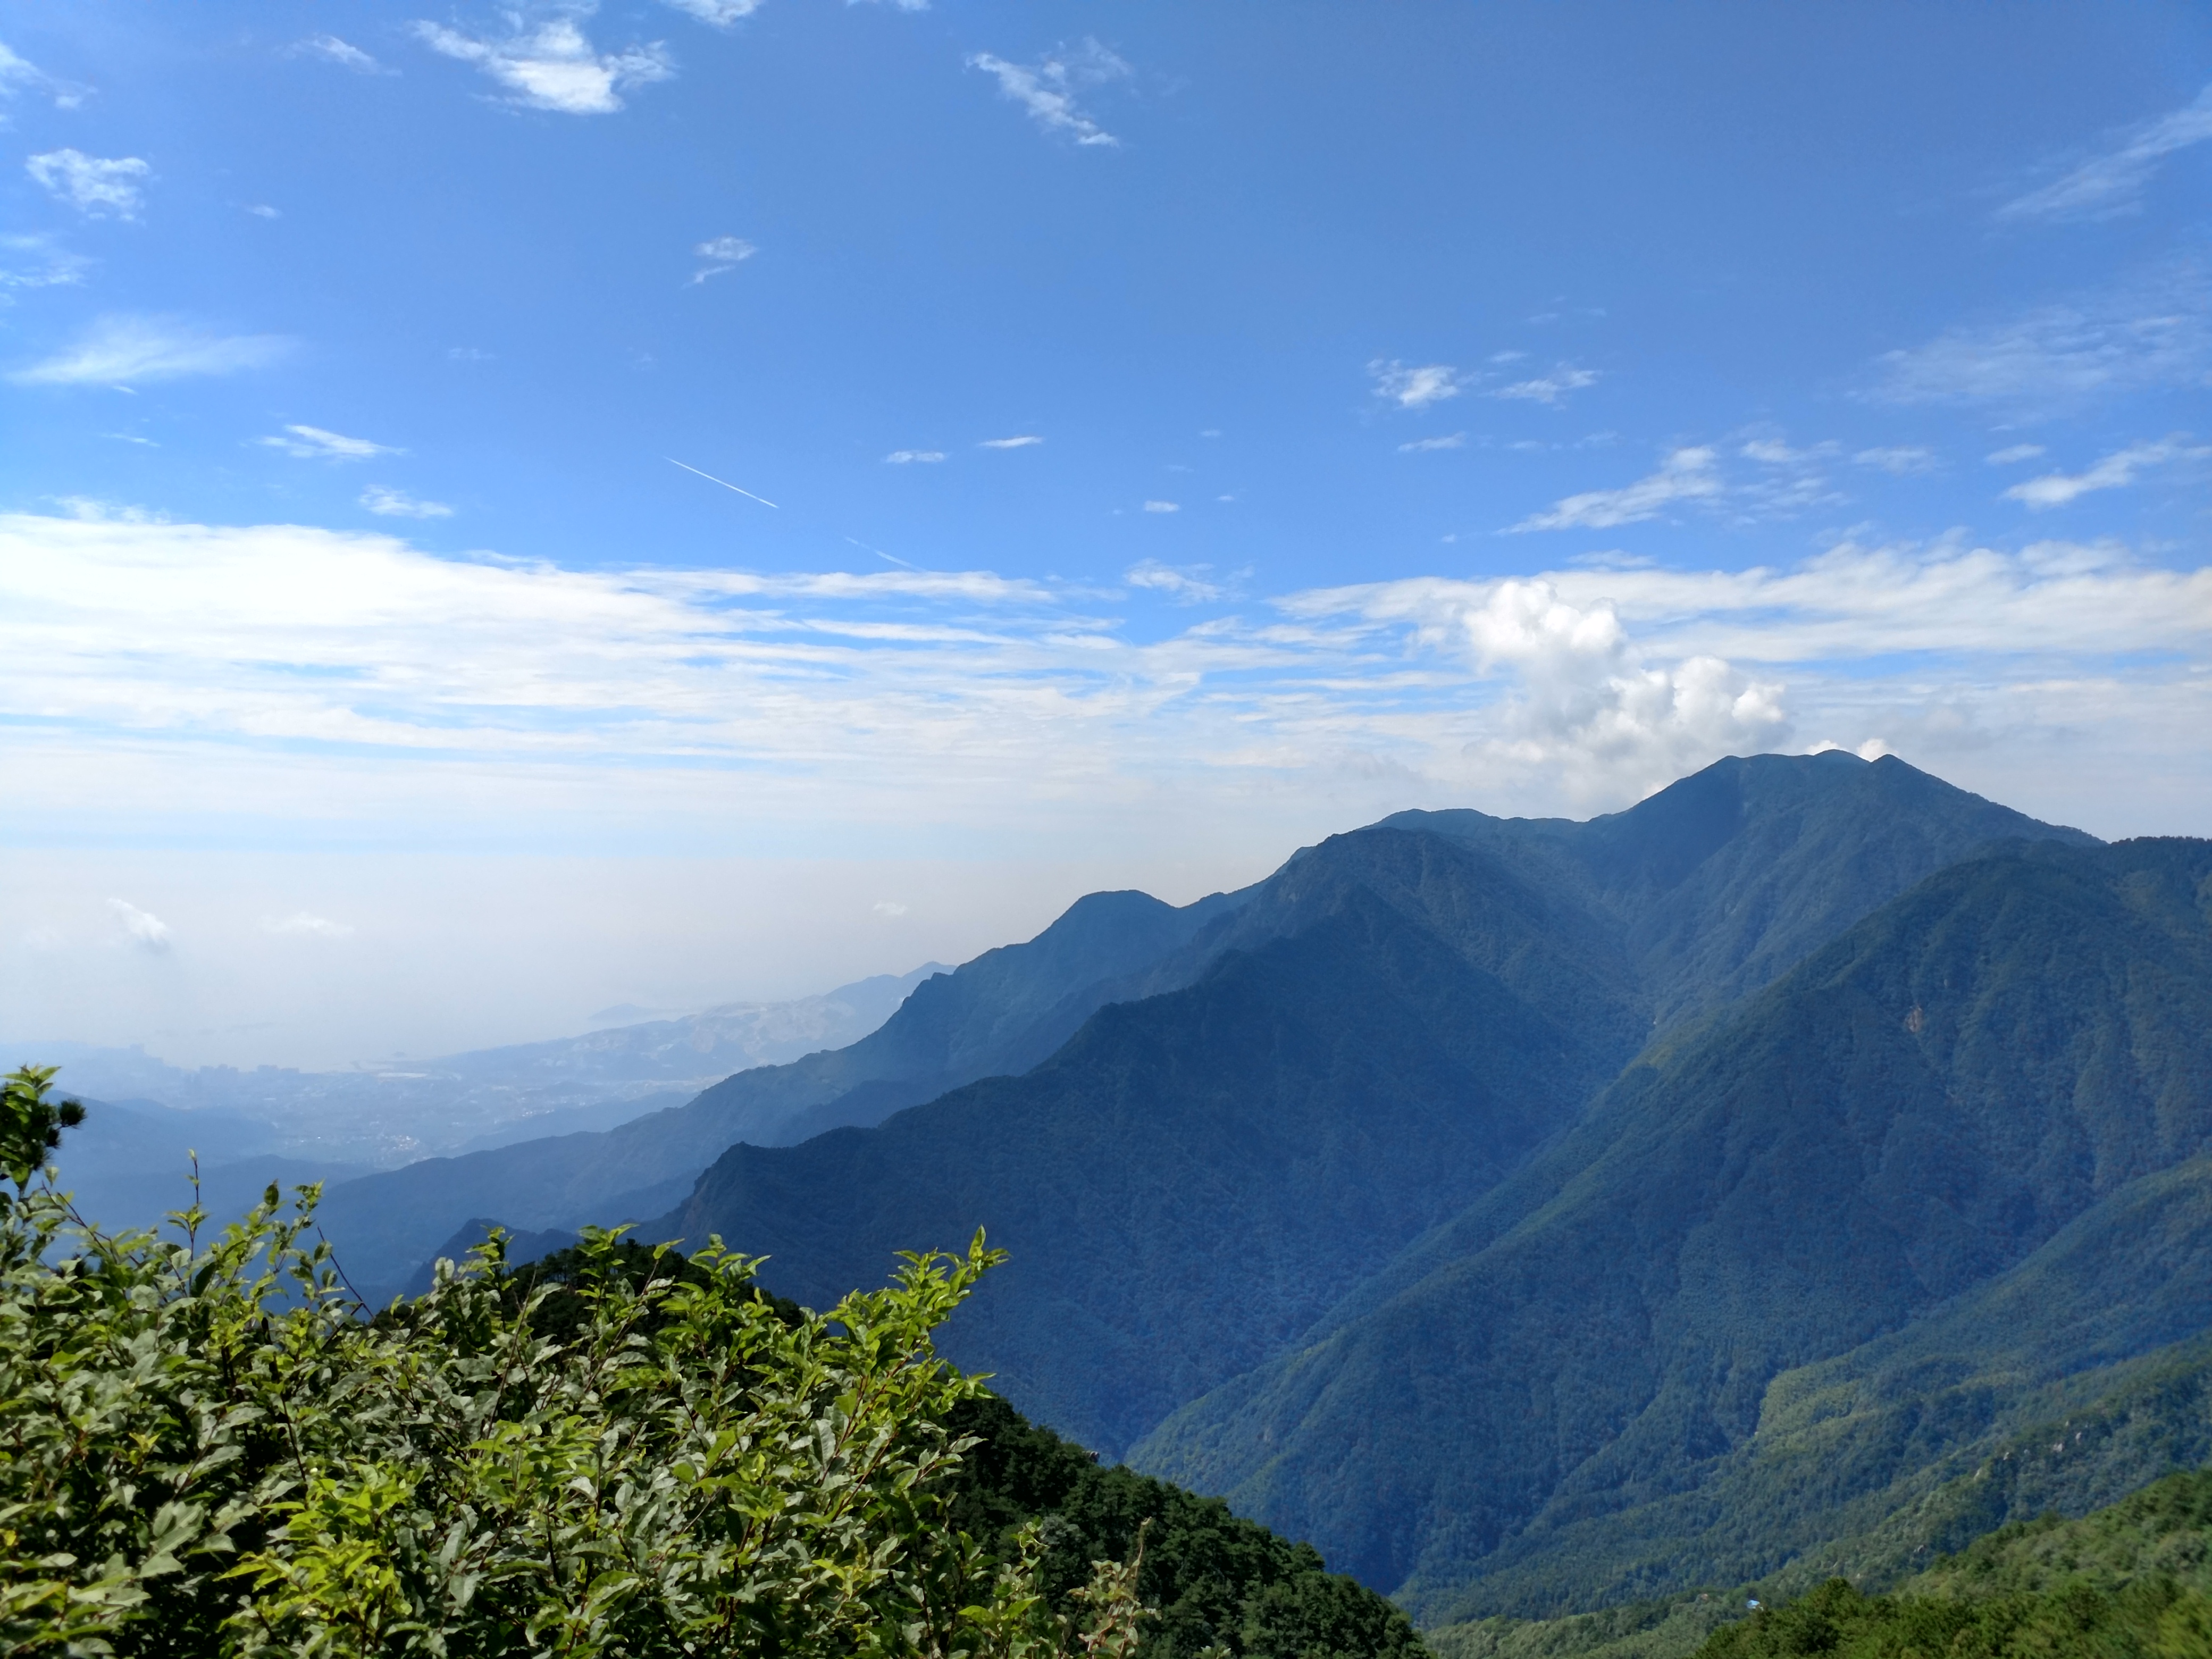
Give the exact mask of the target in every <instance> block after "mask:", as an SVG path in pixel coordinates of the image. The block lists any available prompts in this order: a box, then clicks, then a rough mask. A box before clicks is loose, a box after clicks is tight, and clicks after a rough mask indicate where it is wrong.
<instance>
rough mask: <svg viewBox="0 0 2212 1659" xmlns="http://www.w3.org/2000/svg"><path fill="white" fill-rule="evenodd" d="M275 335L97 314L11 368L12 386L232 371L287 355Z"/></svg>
mask: <svg viewBox="0 0 2212 1659" xmlns="http://www.w3.org/2000/svg"><path fill="white" fill-rule="evenodd" d="M292 348H293V342H292V341H291V340H289V338H287V337H284V336H283V335H281V334H216V333H213V332H211V331H208V330H205V329H199V328H194V327H192V326H191V325H187V324H184V323H180V322H178V321H177V320H175V319H172V318H167V317H129V316H125V317H103V318H100V319H99V320H98V321H96V322H95V323H94V324H93V325H92V326H91V327H90V328H89V329H88V330H87V331H85V334H84V337H82V339H81V340H79V341H78V343H76V345H74V346H72V347H70V349H67V350H65V351H63V352H61V353H59V354H58V355H57V356H52V357H49V358H47V359H46V360H45V361H44V362H37V363H33V364H31V365H30V366H29V367H28V368H19V369H16V370H15V371H14V372H12V373H11V374H9V376H8V378H9V380H13V381H15V383H16V384H17V385H18V386H112V385H118V384H128V383H129V382H131V381H134V380H180V379H182V378H184V377H185V376H186V375H192V374H236V373H237V372H238V371H240V369H246V368H264V367H266V366H267V365H268V364H270V363H273V362H276V361H277V360H278V359H279V358H281V357H283V356H286V355H288V354H289V352H290V351H291V349H292Z"/></svg>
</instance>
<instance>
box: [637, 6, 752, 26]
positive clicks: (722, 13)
mask: <svg viewBox="0 0 2212 1659" xmlns="http://www.w3.org/2000/svg"><path fill="white" fill-rule="evenodd" d="M662 3H663V4H665V5H670V6H673V7H675V8H676V9H677V10H678V11H680V12H684V13H687V14H688V15H690V16H693V17H696V18H697V19H698V20H699V21H701V22H702V23H709V24H712V25H713V26H714V27H716V28H718V29H726V28H728V27H730V26H731V25H732V23H736V22H738V21H741V20H743V19H744V18H747V17H750V16H751V15H753V14H754V13H755V12H757V11H758V10H759V9H761V0H662Z"/></svg>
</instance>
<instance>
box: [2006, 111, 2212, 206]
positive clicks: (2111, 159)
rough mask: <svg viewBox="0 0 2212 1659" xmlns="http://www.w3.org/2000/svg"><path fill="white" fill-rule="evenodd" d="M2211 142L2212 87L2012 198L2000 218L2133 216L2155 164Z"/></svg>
mask: <svg viewBox="0 0 2212 1659" xmlns="http://www.w3.org/2000/svg"><path fill="white" fill-rule="evenodd" d="M2208 138H2212V87H2207V88H2205V89H2204V90H2203V92H2200V93H2199V94H2197V100H2196V101H2195V102H2194V103H2192V104H2190V105H2188V106H2186V107H2185V108H2182V109H2178V110H2175V111H2173V112H2172V113H2170V114H2166V115H2161V116H2160V117H2158V118H2156V119H2155V120H2150V121H2145V122H2143V123H2142V124H2141V125H2138V126H2135V127H2130V128H2128V129H2126V130H2125V131H2122V132H2120V133H2118V134H2117V135H2115V137H2114V138H2113V140H2112V143H2110V145H2108V146H2107V147H2106V149H2103V150H2102V151H2100V152H2099V153H2098V154H2097V155H2093V156H2091V157H2090V158H2089V159H2088V160H2087V161H2083V162H2081V163H2080V164H2079V165H2078V166H2076V167H2073V168H2071V169H2069V171H2068V172H2066V173H2063V174H2062V175H2060V176H2059V177H2058V178H2057V179H2053V180H2051V183H2049V184H2047V185H2042V186H2040V187H2039V188H2037V189H2035V190H2032V191H2028V192H2027V194H2026V195H2024V196H2019V197H2015V198H2014V199H2013V200H2011V201H2009V202H2007V203H2006V204H2004V205H2003V206H2002V207H2001V208H1999V209H1998V210H1997V217H1999V218H2000V219H2105V218H2110V217H2112V216H2113V215H2115V214H2121V213H2134V212H2136V211H2138V210H2140V209H2141V207H2142V192H2143V188H2144V186H2145V185H2148V184H2149V182H2150V179H2151V175H2152V173H2154V172H2156V171H2157V169H2158V164H2159V163H2160V161H2164V160H2165V159H2166V157H2167V156H2169V155H2172V154H2174V153H2175V152H2176V151H2177V150H2184V149H2189V148H2190V147H2191V145H2193V144H2201V143H2203V142H2204V141H2205V140H2206V139H2208Z"/></svg>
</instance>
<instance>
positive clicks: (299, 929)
mask: <svg viewBox="0 0 2212 1659" xmlns="http://www.w3.org/2000/svg"><path fill="white" fill-rule="evenodd" d="M261 931H262V932H263V933H276V934H277V935H279V936H289V937H291V938H294V939H351V938H352V937H353V935H354V929H353V924H352V923H350V922H344V921H331V919H330V918H329V917H328V916H318V915H312V914H311V913H309V912H307V911H306V910H295V911H294V912H293V913H292V914H291V915H289V916H268V917H264V919H263V921H262V923H261Z"/></svg>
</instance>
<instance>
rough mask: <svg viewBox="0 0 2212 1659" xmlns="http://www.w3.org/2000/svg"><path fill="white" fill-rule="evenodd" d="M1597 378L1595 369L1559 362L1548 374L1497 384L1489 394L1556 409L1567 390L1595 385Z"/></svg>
mask: <svg viewBox="0 0 2212 1659" xmlns="http://www.w3.org/2000/svg"><path fill="white" fill-rule="evenodd" d="M1598 380H1599V374H1598V371H1597V370H1596V369H1594V368H1577V367H1576V366H1575V365H1574V364H1572V363H1561V364H1560V365H1559V367H1558V368H1555V369H1553V371H1552V372H1551V373H1550V374H1541V375H1538V376H1536V377H1535V378H1534V379H1533V380H1516V381H1514V382H1513V384H1512V385H1510V386H1499V387H1498V389H1497V390H1496V391H1495V392H1492V393H1491V394H1490V395H1491V396H1492V397H1493V398H1520V399H1522V400H1523V401H1525V402H1528V403H1535V404H1545V405H1546V406H1547V407H1548V408H1553V409H1556V408H1558V407H1559V404H1560V403H1561V402H1562V401H1563V400H1564V399H1565V398H1566V396H1567V394H1568V393H1569V392H1580V391H1582V390H1583V388H1584V387H1585V386H1595V385H1596V384H1597V383H1598Z"/></svg>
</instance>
